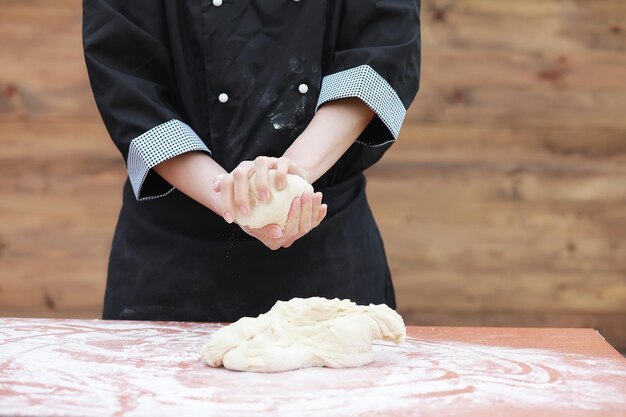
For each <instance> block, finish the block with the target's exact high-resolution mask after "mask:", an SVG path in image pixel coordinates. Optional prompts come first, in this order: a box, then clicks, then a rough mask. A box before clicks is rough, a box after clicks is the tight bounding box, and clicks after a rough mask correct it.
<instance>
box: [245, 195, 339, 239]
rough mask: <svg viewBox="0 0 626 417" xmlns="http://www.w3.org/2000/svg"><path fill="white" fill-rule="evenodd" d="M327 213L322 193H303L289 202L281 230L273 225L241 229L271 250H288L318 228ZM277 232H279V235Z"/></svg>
mask: <svg viewBox="0 0 626 417" xmlns="http://www.w3.org/2000/svg"><path fill="white" fill-rule="evenodd" d="M327 212H328V206H326V204H322V193H315V194H313V193H310V192H305V193H304V194H302V196H301V197H296V198H294V199H293V201H292V202H291V207H290V209H289V217H288V218H287V223H286V224H285V228H284V229H283V230H281V229H280V227H279V226H278V225H275V224H270V225H268V226H265V227H263V228H262V229H252V228H249V227H247V226H241V228H242V229H243V231H244V232H246V233H248V234H249V235H250V236H254V237H255V238H257V239H259V240H260V241H261V242H262V243H263V244H264V245H265V246H267V247H268V248H270V249H271V250H277V249H280V248H288V247H290V246H291V245H292V244H293V243H294V242H295V241H296V240H298V239H300V238H301V237H302V236H304V235H306V234H307V233H309V232H310V231H311V230H313V229H314V228H316V227H317V226H319V224H320V223H321V222H322V220H324V217H326V213H327ZM277 232H280V235H278V233H277Z"/></svg>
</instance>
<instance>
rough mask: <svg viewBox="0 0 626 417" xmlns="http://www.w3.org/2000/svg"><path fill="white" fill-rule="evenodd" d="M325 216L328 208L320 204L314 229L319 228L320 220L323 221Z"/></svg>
mask: <svg viewBox="0 0 626 417" xmlns="http://www.w3.org/2000/svg"><path fill="white" fill-rule="evenodd" d="M326 214H328V206H327V205H326V204H322V205H321V206H320V212H319V214H318V215H317V221H316V222H315V227H317V226H319V225H320V224H321V223H322V220H324V218H325V217H326Z"/></svg>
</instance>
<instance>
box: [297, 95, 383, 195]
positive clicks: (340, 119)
mask: <svg viewBox="0 0 626 417" xmlns="http://www.w3.org/2000/svg"><path fill="white" fill-rule="evenodd" d="M374 115H375V114H374V112H373V111H372V110H371V109H370V108H369V107H368V106H367V105H366V104H365V103H363V102H362V101H361V100H360V99H358V98H345V99H340V100H334V101H331V102H328V103H325V104H323V105H322V106H320V108H319V109H318V110H317V113H315V116H314V117H313V119H312V120H311V122H310V123H309V125H308V126H307V128H306V129H305V130H304V132H302V134H301V135H300V136H299V137H298V138H297V139H296V140H295V141H294V143H293V144H292V145H291V146H290V147H289V149H287V151H286V152H285V156H286V157H287V158H290V159H291V160H293V161H294V162H296V163H297V164H298V165H299V166H300V167H302V168H303V169H304V170H305V171H306V173H307V180H308V181H309V182H310V183H313V182H314V181H316V180H317V179H318V178H320V177H321V176H322V175H323V174H324V173H325V172H326V171H328V170H329V169H330V167H332V166H333V165H334V164H335V162H337V161H338V160H339V158H340V157H341V155H343V154H344V153H345V152H346V151H347V150H348V148H349V147H350V146H351V145H352V144H353V143H354V141H355V140H356V139H357V138H358V137H359V135H360V134H361V133H362V132H363V130H364V129H365V128H366V127H367V125H368V124H369V123H370V121H371V120H372V119H373V118H374Z"/></svg>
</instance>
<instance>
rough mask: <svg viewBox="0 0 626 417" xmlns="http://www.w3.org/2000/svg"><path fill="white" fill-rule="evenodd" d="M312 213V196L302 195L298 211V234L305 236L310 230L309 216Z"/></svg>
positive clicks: (308, 194)
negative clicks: (300, 206)
mask: <svg viewBox="0 0 626 417" xmlns="http://www.w3.org/2000/svg"><path fill="white" fill-rule="evenodd" d="M312 212H313V195H312V194H311V193H310V192H305V193H304V194H302V208H301V209H300V224H299V227H298V234H299V235H305V234H307V233H309V231H310V230H311V214H312Z"/></svg>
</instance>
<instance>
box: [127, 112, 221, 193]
mask: <svg viewBox="0 0 626 417" xmlns="http://www.w3.org/2000/svg"><path fill="white" fill-rule="evenodd" d="M191 151H205V152H208V153H209V154H211V151H210V150H209V149H208V148H207V146H206V145H205V144H204V142H202V139H200V137H199V136H198V135H197V134H196V133H195V132H194V131H193V129H192V128H191V127H189V126H188V125H187V124H185V123H183V122H181V121H179V120H176V119H172V120H170V121H168V122H165V123H162V124H160V125H158V126H156V127H153V128H152V129H150V130H148V131H147V132H145V133H143V134H141V135H140V136H137V137H136V138H135V139H133V140H132V141H131V142H130V148H129V150H128V158H127V164H126V166H127V169H128V178H129V179H130V183H131V185H132V187H133V191H134V193H135V198H137V200H139V201H144V200H152V199H155V198H159V197H163V196H165V195H167V194H169V193H170V192H172V191H173V190H174V187H172V188H171V189H170V190H169V191H167V192H166V193H164V194H160V195H153V196H145V197H144V196H142V195H141V188H142V186H143V184H144V182H145V180H146V177H147V176H148V173H149V172H150V169H152V168H153V167H154V166H155V165H157V164H159V163H161V162H163V161H166V160H168V159H170V158H173V157H175V156H177V155H181V154H183V153H186V152H191Z"/></svg>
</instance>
